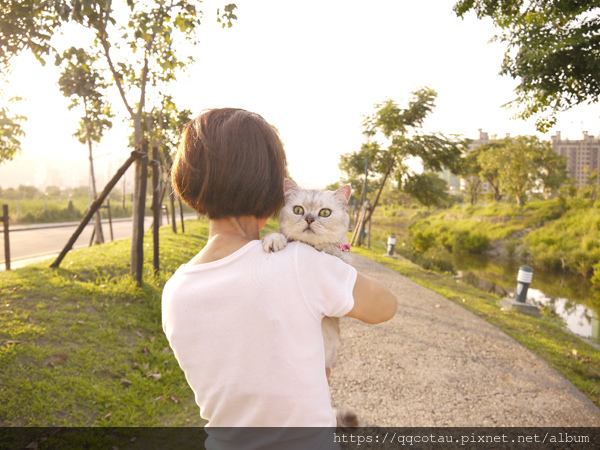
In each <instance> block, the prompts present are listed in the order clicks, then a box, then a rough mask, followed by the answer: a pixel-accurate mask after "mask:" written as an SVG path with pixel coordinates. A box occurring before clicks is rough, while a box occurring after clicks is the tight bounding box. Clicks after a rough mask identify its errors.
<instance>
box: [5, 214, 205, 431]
mask: <svg viewBox="0 0 600 450" xmlns="http://www.w3.org/2000/svg"><path fill="white" fill-rule="evenodd" d="M207 230H208V225H207V223H206V222H203V221H188V222H186V233H185V234H177V235H175V234H173V233H172V231H171V230H170V227H163V228H161V230H160V264H161V269H162V270H161V272H160V274H159V275H158V276H157V277H154V276H153V274H152V266H151V258H152V244H151V242H152V239H151V236H150V235H147V236H146V237H145V244H144V249H145V252H144V253H145V254H144V259H145V264H144V283H143V285H142V286H141V287H138V286H137V285H136V283H135V282H134V281H133V279H132V278H131V277H130V276H129V261H130V245H131V244H130V240H124V241H117V242H112V243H108V244H104V245H102V246H99V247H94V248H90V249H85V250H80V251H74V252H71V253H69V255H68V256H67V257H66V258H65V260H64V261H63V262H62V264H61V267H60V268H59V269H57V270H53V269H50V268H49V267H48V265H49V263H50V261H48V262H46V263H40V264H36V265H32V266H27V267H24V268H22V269H17V270H14V271H10V272H2V273H0V299H1V303H0V398H2V401H1V402H0V425H1V426H29V427H31V426H133V425H135V426H192V425H194V426H197V425H200V424H201V420H200V417H199V411H198V408H197V406H196V405H195V403H194V399H193V396H192V392H191V390H190V389H189V387H188V385H187V383H186V381H185V379H184V376H183V373H182V372H181V370H180V369H179V366H178V365H177V363H176V361H175V359H174V357H173V355H172V353H171V351H170V350H169V348H168V343H167V340H166V338H165V337H164V333H163V331H162V329H161V318H160V317H161V312H160V307H161V306H160V299H161V293H162V287H163V285H164V283H165V282H166V280H167V279H168V278H169V277H170V276H171V275H172V273H173V272H174V270H176V269H177V267H179V265H181V264H182V263H185V262H187V261H188V260H189V259H190V258H191V257H192V256H193V255H195V254H196V253H197V252H198V251H199V250H200V249H201V248H202V247H203V245H204V244H205V242H206V236H207Z"/></svg>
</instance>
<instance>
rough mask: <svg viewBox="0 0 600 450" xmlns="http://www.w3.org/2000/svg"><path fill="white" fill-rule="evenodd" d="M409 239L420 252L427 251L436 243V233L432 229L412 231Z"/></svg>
mask: <svg viewBox="0 0 600 450" xmlns="http://www.w3.org/2000/svg"><path fill="white" fill-rule="evenodd" d="M409 239H410V245H411V246H412V247H414V249H415V250H416V251H417V252H420V253H425V252H426V251H427V250H429V249H430V248H431V247H433V246H434V245H435V234H434V233H433V232H431V231H421V230H416V231H411V233H410V237H409Z"/></svg>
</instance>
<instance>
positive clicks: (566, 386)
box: [331, 254, 600, 427]
mask: <svg viewBox="0 0 600 450" xmlns="http://www.w3.org/2000/svg"><path fill="white" fill-rule="evenodd" d="M351 264H352V265H353V266H354V267H356V269H357V270H358V271H359V272H361V273H363V274H365V275H369V276H372V277H375V278H377V279H379V280H381V281H382V282H384V283H386V285H387V286H389V287H390V288H391V289H392V290H393V292H394V293H395V294H396V296H397V298H398V312H397V314H396V316H395V317H394V318H393V319H392V320H390V321H389V322H386V323H384V324H381V325H377V326H372V325H366V324H363V323H361V322H358V321H356V320H352V319H344V320H342V325H341V326H342V349H341V352H340V357H339V359H338V362H337V363H336V365H335V367H334V368H333V373H332V377H331V394H332V398H333V402H334V404H336V405H342V406H345V407H349V408H352V409H354V410H355V411H356V412H357V413H359V415H360V417H361V418H362V419H363V421H364V422H365V424H366V425H372V426H401V427H429V426H465V427H483V426H493V427H501V426H502V427H515V426H540V427H549V426H555V427H579V426H595V427H597V426H600V409H598V408H597V407H596V406H595V405H594V404H593V403H592V402H591V401H590V400H589V399H588V398H587V397H585V396H584V395H583V394H582V393H581V392H579V391H578V390H577V389H576V388H575V387H574V386H573V385H572V384H571V383H570V382H569V381H567V380H566V379H565V378H564V377H563V376H562V375H560V374H559V373H558V372H557V371H555V370H554V369H552V368H551V367H550V366H548V365H547V364H546V363H545V362H544V361H543V360H542V359H541V358H539V357H538V356H536V355H534V354H533V353H531V352H530V351H529V350H527V349H526V348H524V347H522V346H521V345H520V344H518V343H517V342H516V341H515V340H514V339H512V338H510V337H509V336H508V335H506V334H504V333H503V332H502V331H500V330H498V329H497V328H495V327H494V326H492V325H490V324H488V323H487V322H485V321H484V320H482V319H480V318H479V317H478V316H476V315H474V314H472V313H471V312H469V311H467V310H466V309H463V308H461V307H460V306H458V305H456V304H454V303H453V302H451V301H450V300H448V299H446V298H445V297H443V296H441V295H439V294H437V293H435V292H433V291H430V290H429V289H426V288H424V287H422V286H420V285H418V284H416V283H414V282H413V281H411V280H409V279H408V278H405V277H403V276H402V275H400V274H398V273H396V272H394V271H392V270H391V269H388V268H386V267H384V266H382V265H381V264H378V263H376V262H374V261H371V260H369V259H368V258H365V257H362V256H360V255H356V254H351Z"/></svg>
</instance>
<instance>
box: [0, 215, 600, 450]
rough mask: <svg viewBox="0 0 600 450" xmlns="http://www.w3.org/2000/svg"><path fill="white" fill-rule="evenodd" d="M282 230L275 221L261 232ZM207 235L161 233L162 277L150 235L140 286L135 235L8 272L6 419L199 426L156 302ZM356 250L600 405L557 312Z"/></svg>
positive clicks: (598, 364)
mask: <svg viewBox="0 0 600 450" xmlns="http://www.w3.org/2000/svg"><path fill="white" fill-rule="evenodd" d="M275 229H276V225H275V224H274V223H269V224H268V225H267V227H266V229H265V232H269V231H273V230H275ZM207 232H208V226H207V223H206V222H205V221H198V220H194V221H187V222H186V233H185V234H173V233H172V231H171V229H170V227H168V226H167V227H163V228H161V230H160V242H161V244H160V245H161V260H160V263H161V272H160V274H159V275H158V276H157V277H154V276H153V275H152V266H151V258H152V243H151V242H152V240H151V238H150V236H149V235H147V236H146V238H145V242H146V243H145V246H144V249H145V265H144V283H143V285H142V286H137V285H136V283H135V282H134V281H133V280H132V279H131V277H130V276H129V261H130V241H129V240H123V241H117V242H112V243H108V244H104V245H102V246H99V247H93V248H89V249H84V250H79V251H74V252H71V253H69V255H68V256H67V257H66V258H65V260H64V261H63V263H62V264H61V268H59V269H57V270H53V269H50V268H48V265H49V263H50V261H48V262H46V263H40V264H37V265H32V266H27V267H24V268H22V269H17V270H13V271H10V272H1V273H0V398H1V399H2V401H1V402H0V426H12V427H16V426H24V427H38V426H39V427H41V426H69V427H74V426H110V427H123V426H139V427H142V426H150V427H154V426H200V425H203V422H202V420H201V419H200V416H199V411H198V407H197V406H196V404H195V402H194V398H193V394H192V391H191V390H190V388H189V387H188V384H187V382H186V381H185V378H184V376H183V373H182V372H181V370H180V369H179V366H178V365H177V362H176V361H175V358H174V357H173V354H172V353H171V352H170V350H169V349H168V343H167V340H166V338H165V337H164V333H163V331H162V329H161V318H160V298H161V293H162V287H163V286H164V283H165V282H166V280H167V279H168V278H170V276H171V275H172V273H173V272H174V271H175V270H176V269H177V268H178V267H179V266H180V265H181V264H183V263H185V262H187V261H188V260H189V259H191V258H192V257H193V256H194V255H195V254H196V253H197V252H198V251H199V250H200V249H201V248H202V247H203V246H204V245H205V243H206V237H207ZM357 251H358V252H359V253H361V254H364V255H366V256H369V257H370V258H372V259H375V260H378V261H380V262H382V263H383V264H385V265H388V266H390V267H391V268H392V269H394V270H396V271H398V272H399V273H401V274H403V275H405V276H408V277H409V278H411V279H414V280H415V281H417V282H419V283H421V284H423V285H424V286H426V287H428V288H430V289H432V290H435V291H437V292H440V293H441V294H442V295H445V296H446V297H447V298H449V299H450V300H453V301H455V302H457V303H459V304H461V305H462V306H464V307H466V308H467V309H469V310H471V311H473V312H475V313H476V314H478V315H480V316H481V317H482V318H484V319H485V320H487V321H489V322H490V323H492V324H494V325H496V326H498V327H499V328H501V329H503V330H504V331H506V332H507V333H508V334H510V335H511V336H513V337H514V338H515V339H517V340H518V341H519V342H521V343H522V344H523V345H525V346H526V347H528V348H530V349H531V350H533V351H534V352H535V353H537V354H539V355H540V356H542V357H543V358H544V359H545V360H546V361H548V363H549V364H550V365H552V366H553V367H555V368H556V369H557V370H559V371H560V372H561V373H563V374H564V375H565V376H566V377H567V378H568V379H569V380H570V381H571V382H572V383H573V384H574V385H575V386H577V387H578V388H579V389H580V390H581V391H582V392H584V393H585V394H586V395H588V397H590V398H591V399H592V400H593V401H594V402H595V403H596V404H597V405H600V388H599V387H598V386H600V383H599V381H600V353H599V352H598V351H597V350H596V349H594V348H593V347H591V346H589V345H587V344H585V343H583V342H582V341H580V340H579V339H577V338H575V337H573V336H571V335H570V334H568V333H566V332H564V331H563V330H562V329H561V327H560V324H559V323H557V322H556V321H555V320H554V319H552V318H550V317H544V318H543V319H541V320H540V319H533V318H530V317H529V316H522V315H517V314H515V313H510V312H506V311H502V310H501V309H500V307H499V306H498V298H497V297H495V296H492V295H490V294H486V293H483V292H480V291H477V290H476V289H474V288H472V287H469V286H466V285H462V284H457V283H456V282H455V281H454V279H453V278H452V277H450V276H443V275H439V274H436V273H434V272H429V271H426V270H423V269H421V268H419V267H418V266H416V265H414V264H411V263H406V262H402V261H396V260H390V259H389V258H383V257H381V256H380V255H381V254H382V253H384V248H383V246H382V245H381V244H379V243H377V242H376V243H374V248H373V250H372V251H367V250H364V249H358V250H357ZM111 445H114V444H111ZM108 447H110V446H108ZM108 447H107V448H108Z"/></svg>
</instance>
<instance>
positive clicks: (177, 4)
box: [0, 0, 236, 143]
mask: <svg viewBox="0 0 600 450" xmlns="http://www.w3.org/2000/svg"><path fill="white" fill-rule="evenodd" d="M124 3H125V4H124V5H119V6H121V8H117V9H119V10H118V12H115V10H114V9H113V2H112V0H54V1H51V2H48V1H45V0H22V1H19V2H8V4H7V5H6V6H5V5H4V4H3V7H2V8H0V10H1V12H0V70H7V68H8V66H9V61H10V59H11V58H12V57H14V56H15V55H18V54H19V53H21V52H22V51H30V52H31V53H33V55H34V56H35V57H36V58H37V59H38V60H40V61H41V62H42V63H44V62H45V58H46V57H47V56H48V55H49V54H51V53H57V50H56V49H54V47H53V46H52V45H51V38H52V36H53V35H54V33H56V32H57V31H58V30H60V28H61V26H62V25H63V24H65V23H67V22H71V23H73V22H74V23H77V24H80V25H82V26H83V27H85V28H86V29H88V30H90V31H91V32H92V35H93V38H94V40H93V43H91V47H92V48H93V49H94V50H95V51H97V52H98V56H102V59H103V62H104V63H105V68H106V70H108V71H109V73H110V74H111V76H112V79H113V80H112V84H113V85H114V86H115V87H116V89H117V90H118V93H119V95H120V97H121V99H122V101H123V104H124V105H125V108H126V110H127V112H128V113H129V115H130V117H131V119H132V122H133V126H134V136H135V138H134V143H137V142H139V141H140V140H141V138H142V121H143V120H144V114H145V111H146V103H147V101H148V100H149V99H150V98H159V97H160V96H158V95H156V94H157V93H158V91H159V90H160V88H161V86H164V85H166V83H168V82H170V81H173V80H174V79H175V75H176V73H177V72H178V71H179V70H182V69H184V68H185V67H186V64H187V63H186V62H185V61H186V60H187V62H192V61H193V58H192V57H191V56H188V57H187V58H186V55H185V54H184V52H183V51H182V48H183V46H182V45H181V44H182V43H185V42H188V43H190V44H191V45H190V46H189V47H188V48H193V45H194V44H196V43H197V41H196V34H195V31H196V29H197V27H198V26H199V25H200V16H201V12H200V11H199V10H198V9H197V8H196V2H194V1H192V0H178V1H175V0H146V1H133V0H126V1H125V2H124ZM235 8H236V6H235V5H234V4H229V5H226V6H225V7H224V8H223V10H222V11H221V10H218V11H217V20H218V21H219V22H221V23H222V24H223V26H231V25H232V21H234V20H236V16H235V14H234V10H235ZM77 39H80V36H77ZM176 46H177V47H176ZM175 48H177V51H175ZM90 53H93V52H90ZM150 91H153V92H150ZM134 99H135V100H134ZM134 108H135V109H134Z"/></svg>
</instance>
